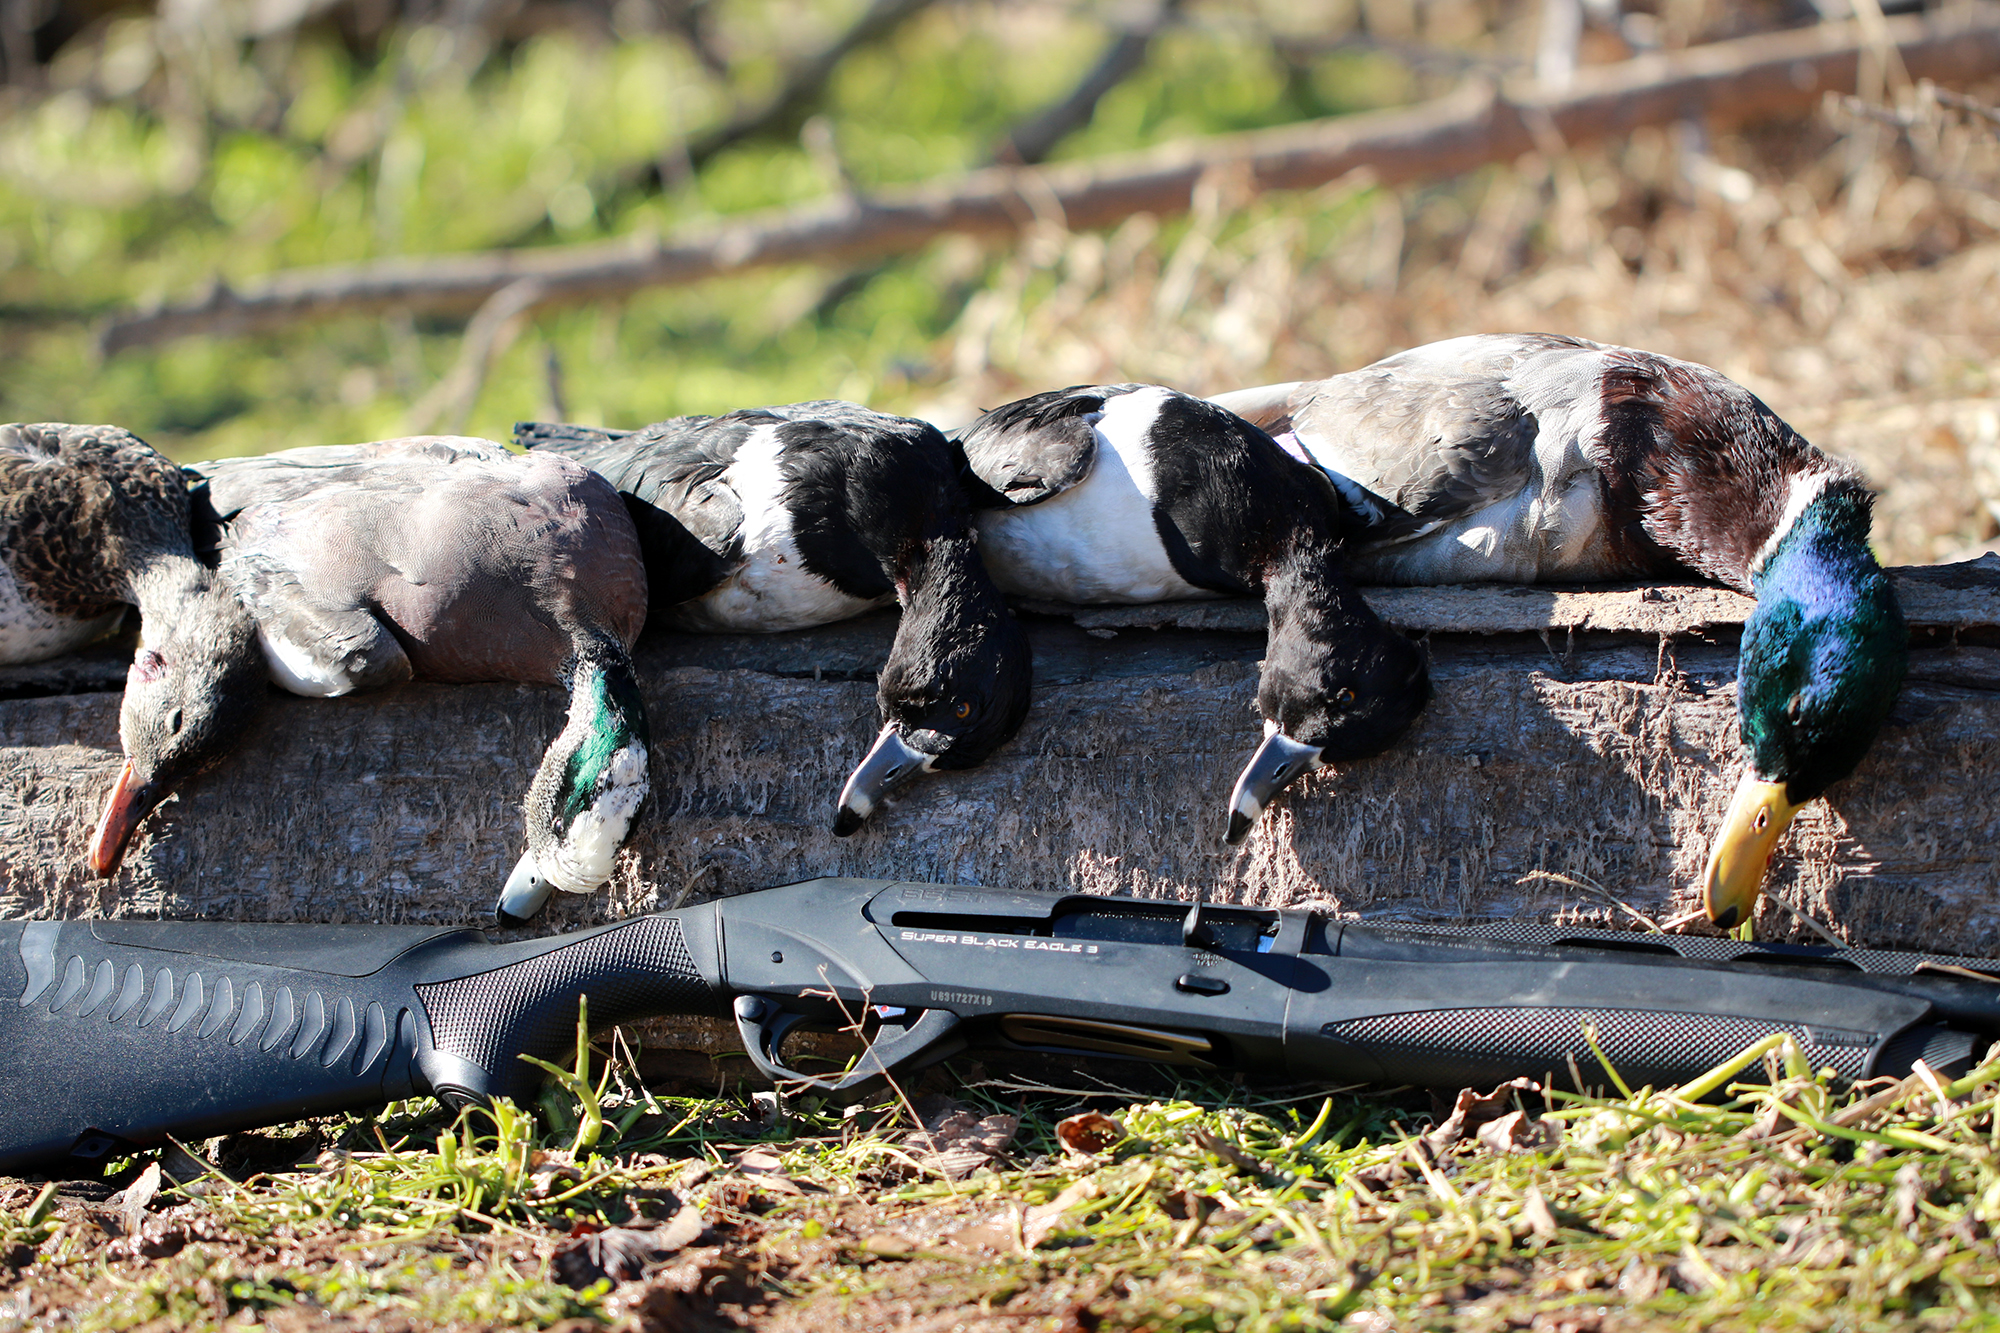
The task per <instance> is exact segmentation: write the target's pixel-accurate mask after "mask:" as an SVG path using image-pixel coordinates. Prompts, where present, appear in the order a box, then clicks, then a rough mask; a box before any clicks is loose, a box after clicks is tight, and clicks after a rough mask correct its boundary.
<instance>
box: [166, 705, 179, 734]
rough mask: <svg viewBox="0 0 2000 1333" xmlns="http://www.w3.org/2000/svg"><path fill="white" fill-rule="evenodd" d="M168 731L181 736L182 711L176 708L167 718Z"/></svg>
mask: <svg viewBox="0 0 2000 1333" xmlns="http://www.w3.org/2000/svg"><path fill="white" fill-rule="evenodd" d="M167 730H168V731H170V732H172V733H173V734H174V735H176V736H178V735H180V734H181V710H180V709H178V708H176V709H175V710H174V711H173V712H172V713H171V714H169V715H168V717H167Z"/></svg>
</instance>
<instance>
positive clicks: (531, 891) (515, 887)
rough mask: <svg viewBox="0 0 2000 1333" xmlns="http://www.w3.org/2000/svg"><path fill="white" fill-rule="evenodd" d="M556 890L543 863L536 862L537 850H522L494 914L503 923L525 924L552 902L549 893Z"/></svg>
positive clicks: (506, 924)
mask: <svg viewBox="0 0 2000 1333" xmlns="http://www.w3.org/2000/svg"><path fill="white" fill-rule="evenodd" d="M555 890H556V886H555V885H554V884H553V883H552V882H551V881H549V880H548V879H545V878H544V877H543V875H542V871H541V867H540V866H538V865H536V864H535V854H534V853H533V852H522V853H521V859H520V860H518V861H516V862H515V863H514V873H513V874H511V875H509V876H507V886H506V887H505V888H503V889H501V890H500V901H499V902H498V903H495V904H494V906H493V918H494V920H496V921H498V922H499V923H500V924H501V925H503V926H524V925H526V924H527V923H528V922H530V921H532V920H533V919H534V918H535V915H536V914H537V913H538V912H540V911H541V910H542V908H543V907H545V906H547V905H548V901H549V895H550V894H552V893H554V892H555Z"/></svg>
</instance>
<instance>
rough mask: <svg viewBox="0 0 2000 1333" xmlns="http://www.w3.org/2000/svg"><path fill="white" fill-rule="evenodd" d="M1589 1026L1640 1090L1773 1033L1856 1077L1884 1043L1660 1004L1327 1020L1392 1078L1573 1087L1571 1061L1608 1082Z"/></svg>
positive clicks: (1684, 1076)
mask: <svg viewBox="0 0 2000 1333" xmlns="http://www.w3.org/2000/svg"><path fill="white" fill-rule="evenodd" d="M1585 1024H1589V1025H1590V1026H1591V1028H1593V1029H1594V1030H1595V1032H1596V1034H1597V1044H1598V1046H1599V1048H1600V1049H1602V1050H1603V1052H1604V1054H1605V1057H1606V1058H1607V1059H1609V1060H1610V1061H1611V1064H1612V1067H1613V1068H1615V1069H1616V1070H1617V1071H1618V1073H1619V1076H1620V1077H1621V1078H1623V1079H1624V1080H1625V1081H1626V1082H1627V1083H1628V1084H1630V1085H1632V1086H1633V1087H1637V1086H1639V1085H1640V1084H1642V1083H1652V1084H1656V1085H1657V1084H1668V1083H1681V1082H1685V1081H1686V1080H1688V1079H1690V1078H1693V1077H1695V1076H1696V1075H1698V1074H1701V1073H1703V1072H1705V1071H1707V1070H1709V1069H1712V1068H1714V1067H1715V1066H1716V1065H1718V1064H1720V1063H1722V1062H1723V1061H1724V1060H1727V1059H1728V1058H1729V1057H1730V1056H1732V1055H1735V1054H1737V1053H1738V1052H1740V1051H1742V1049H1743V1048H1744V1047H1746V1046H1748V1045H1750V1044H1751V1043H1753V1042H1755V1041H1758V1040H1760V1039H1762V1038H1764V1037H1767V1036H1769V1035H1770V1034H1771V1033H1773V1032H1789V1033H1791V1034H1792V1036H1793V1037H1795V1038H1796V1039H1797V1040H1798V1042H1799V1047H1800V1049H1801V1050H1802V1051H1803V1052H1804V1053H1805V1056H1806V1058H1807V1059H1808V1060H1810V1061H1811V1062H1812V1066H1813V1068H1815V1069H1818V1068H1821V1067H1823V1066H1827V1065H1831V1066H1832V1067H1833V1068H1834V1069H1835V1070H1837V1071H1838V1072H1839V1074H1840V1075H1841V1077H1843V1078H1846V1079H1856V1078H1860V1077H1862V1076H1863V1075H1864V1074H1866V1072H1867V1068H1868V1053H1869V1050H1870V1049H1871V1048H1872V1046H1873V1044H1874V1040H1875V1034H1873V1033H1867V1032H1850V1031H1847V1030H1845V1029H1834V1028H1818V1029H1814V1028H1812V1027H1810V1026H1808V1025H1805V1024H1798V1023H1774V1022H1769V1021H1765V1020H1760V1019H1750V1018H1737V1017H1733V1016H1729V1015H1723V1014H1685V1013H1678V1014H1677V1013H1669V1012H1664V1011H1661V1010H1655V1009H1571V1008H1547V1009H1542V1008H1532V1009H1531V1008H1489V1009H1433V1010H1423V1011H1419V1012H1413V1013H1403V1014H1382V1015H1377V1016H1375V1017H1371V1018H1362V1019H1354V1020H1351V1021H1349V1022H1344V1023H1328V1024H1327V1025H1326V1026H1325V1027H1323V1028H1321V1029H1320V1031H1321V1033H1322V1034H1323V1035H1325V1036H1327V1037H1331V1038H1334V1039H1336V1040H1338V1041H1341V1042H1344V1043H1346V1044H1348V1045H1350V1046H1356V1047H1360V1048H1361V1049H1362V1050H1364V1051H1366V1052H1367V1053H1368V1054H1369V1055H1371V1056H1373V1057H1374V1058H1375V1060H1376V1061H1377V1062H1378V1063H1379V1064H1380V1065H1381V1067H1382V1075H1383V1077H1384V1078H1385V1079H1386V1080H1388V1081H1389V1082H1393V1083H1414V1084H1418V1085H1420V1086H1426V1087H1440V1086H1445V1085H1451V1086H1457V1085H1458V1084H1460V1083H1463V1082H1466V1081H1468V1080H1470V1079H1472V1078H1473V1071H1474V1070H1479V1071H1481V1072H1480V1074H1479V1077H1482V1078H1493V1079H1506V1078H1512V1077H1515V1076H1517V1075H1526V1076H1527V1077H1529V1078H1540V1077H1542V1076H1543V1075H1545V1074H1552V1075H1554V1076H1555V1078H1556V1080H1557V1081H1558V1082H1561V1083H1565V1084H1567V1083H1569V1082H1570V1081H1571V1080H1570V1077H1569V1066H1570V1063H1571V1061H1572V1060H1573V1061H1574V1062H1575V1064H1576V1068H1577V1071H1578V1072H1579V1073H1580V1074H1581V1075H1582V1077H1583V1081H1584V1082H1585V1083H1587V1084H1602V1083H1608V1082H1609V1080H1608V1079H1607V1078H1605V1077H1604V1073H1603V1067H1602V1066H1601V1065H1599V1064H1598V1062H1597V1057H1596V1056H1595V1055H1594V1054H1593V1053H1592V1052H1591V1049H1590V1043H1589V1042H1587V1041H1586V1040H1585V1039H1584V1026H1585Z"/></svg>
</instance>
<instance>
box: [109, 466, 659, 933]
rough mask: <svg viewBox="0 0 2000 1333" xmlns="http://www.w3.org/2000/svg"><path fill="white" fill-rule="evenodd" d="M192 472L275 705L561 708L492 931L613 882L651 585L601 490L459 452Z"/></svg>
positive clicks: (633, 769) (639, 778) (568, 477)
mask: <svg viewBox="0 0 2000 1333" xmlns="http://www.w3.org/2000/svg"><path fill="white" fill-rule="evenodd" d="M190 470H191V471H192V472H193V474H194V475H195V476H196V477H197V478H199V483H198V484H197V485H196V486H195V488H194V490H193V493H192V499H191V505H192V520H193V531H194V534H195V547H196V550H197V552H198V553H199V554H200V555H202V556H203V557H204V558H205V559H207V560H208V561H210V562H212V563H213V564H214V566H215V568H216V570H217V574H218V577H219V579H220V581H221V582H222V583H223V584H225V585H226V586H227V587H228V588H229V589H230V591H231V592H232V593H234V595H235V596H236V598H237V599H238V600H239V601H240V602H241V604H242V605H243V606H244V607H245V608H246V610H247V611H248V613H249V616H250V618H251V621H252V623H253V635H252V638H251V643H252V645H254V646H253V647H252V648H251V651H250V656H251V657H252V659H253V660H256V661H257V662H258V665H259V666H260V668H261V669H263V670H264V671H266V672H268V674H269V676H270V678H271V679H272V680H273V681H275V682H276V683H277V684H278V685H279V686H280V687H281V688H283V689H285V690H287V691H289V692H291V693H293V694H296V695H302V696H305V697H309V698H336V697H339V696H341V695H346V694H350V693H353V692H356V691H360V690H373V689H382V688H386V687H389V686H393V685H396V684H400V683H401V682H403V681H408V680H428V681H441V682H472V681H520V682H524V683H529V684H544V685H562V686H564V687H565V688H566V689H567V690H568V692H569V711H568V716H567V719H566V720H565V723H564V726H563V728H562V731H561V732H560V733H559V734H558V735H557V736H556V738H555V739H554V741H552V742H551V743H550V745H549V746H548V748H547V750H546V751H545V752H544V753H543V755H542V759H541V763H540V765H539V766H538V767H537V769H536V771H535V776H534V779H533V781H532V783H531V784H530V785H529V788H528V793H527V798H526V801H525V804H524V815H525V824H526V843H527V847H526V850H525V851H524V852H523V853H522V854H521V857H520V859H519V860H518V862H517V863H516V864H515V866H514V868H513V870H512V871H511V873H510V874H509V875H508V878H507V881H506V883H505V885H504V887H503V888H502V890H501V892H500V896H499V900H498V902H497V904H496V906H495V908H494V915H495V917H496V919H497V920H498V922H499V924H501V925H504V926H518V925H521V924H524V923H525V922H526V921H528V920H529V919H530V918H532V917H533V916H534V915H535V914H536V913H538V912H539V911H540V910H541V909H542V907H543V906H544V905H545V904H546V902H547V901H548V899H549V897H550V896H551V894H552V893H553V892H554V891H556V890H561V891H563V892H567V893H576V894H585V893H590V892H592V891H594V890H596V889H597V888H599V887H601V886H602V885H603V884H604V883H605V882H606V881H607V880H609V879H610V877H611V872H612V868H613V864H614V862H615V860H616V857H617V854H618V851H619V849H620V848H621V847H622V846H623V845H624V842H625V840H626V837H627V835H628V833H629V832H630V831H631V828H632V824H633V821H634V819H635V817H636V815H637V813H638V810H639V807H640V805H641V804H642V803H643V802H644V800H645V798H646V795H647V792H648V790H649V777H648V748H649V745H650V743H651V736H650V731H649V728H648V724H647V718H646V708H645V703H644V700H643V699H642V697H641V694H640V690H639V684H638V680H637V677H636V675H635V674H634V671H633V667H632V658H631V648H632V645H633V644H634V643H635V642H636V641H637V639H638V637H639V632H640V630H641V629H642V628H643V626H644V625H645V620H646V597H647V586H646V569H645V564H644V561H643V560H642V559H641V558H640V553H639V539H638V534H637V533H636V532H635V531H634V530H633V527H632V520H631V517H630V515H628V514H627V513H626V510H625V505H624V502H623V501H622V500H621V499H620V498H619V496H618V493H617V492H616V491H615V490H613V489H612V488H611V486H610V485H609V484H608V483H607V482H605V481H604V479H603V478H601V477H599V476H597V475H596V474H595V473H592V472H591V471H590V470H589V469H588V468H585V467H583V466H582V465H580V464H577V463H575V462H572V461H570V460H568V459H565V458H560V457H555V456H551V455H528V456H524V455H521V454H517V453H515V452H513V451H511V450H509V449H508V448H507V447H506V446H505V445H503V444H500V443H499V442H497V441H493V440H484V439H477V438H473V437H469V436H410V437H405V438H401V439H393V440H383V441H378V442H375V443H370V444H353V445H319V446H309V447H305V448H297V449H288V450H283V451H280V452H277V453H272V454H265V455H261V456H257V457H249V458H227V459H220V460H217V461H214V462H207V463H197V464H193V465H192V466H191V469H190ZM144 813H145V811H144V810H143V809H140V810H138V811H137V814H136V815H131V814H128V815H127V816H126V819H127V822H128V823H130V824H136V822H137V818H138V817H140V816H143V815H144ZM114 834H119V836H123V835H124V834H129V828H128V829H125V830H123V833H119V831H117V830H114Z"/></svg>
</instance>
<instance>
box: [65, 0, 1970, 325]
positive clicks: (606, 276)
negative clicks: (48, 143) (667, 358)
mask: <svg viewBox="0 0 2000 1333" xmlns="http://www.w3.org/2000/svg"><path fill="white" fill-rule="evenodd" d="M1886 31H1887V35H1888V40H1889V41H1890V42H1891V43H1893V45H1894V47H1895V50H1896V53H1897V55H1898V56H1899V57H1900V59H1901V60H1902V63H1903V65H1904V67H1905V69H1907V70H1908V72H1909V74H1910V76H1911V77H1912V78H1927V79H1932V80H1935V81H1937V82H1939V83H1943V84H1948V85H1949V84H1963V83H1966V82H1968V81H1972V80H1977V79H1981V78H1986V77H1990V76H1992V75H1993V74H1994V73H1996V72H2000V9H1996V8H1995V7H1994V6H1992V5H1990V4H1982V5H1972V6H1966V7H1965V8H1963V9H1956V8H1954V9H1951V10H1948V11H1945V12H1942V13H1939V14H1937V15H1932V16H1928V17H1921V18H1919V17H1910V18H1899V19H1895V20H1891V21H1890V22H1889V23H1888V24H1887V27H1886ZM1872 50H1873V44H1872V43H1871V42H1870V40H1869V39H1868V37H1867V36H1866V35H1865V34H1864V33H1863V31H1862V30H1861V28H1860V27H1859V26H1857V25H1854V24H1840V23H1836V24H1820V25H1816V26H1814V27H1810V28H1804V29H1799V30H1795V31H1790V32H1781V33H1770V34H1764V35H1760V36H1756V37H1746V38H1742V39H1740V40H1737V41H1731V42H1717V43H1714V44H1712V45H1709V46H1702V47H1696V48H1694V49H1692V50H1687V51H1674V52H1662V53H1655V54H1651V55H1645V56H1641V57H1639V58H1637V59H1635V60H1629V61H1622V62H1620V63H1618V64H1615V65H1605V66H1600V67H1597V68H1594V69H1590V70H1586V71H1583V72H1581V73H1579V74H1578V75H1577V77H1576V79H1575V80H1574V82H1572V83H1571V84H1570V85H1569V86H1568V87H1567V88H1565V89H1563V90H1562V91H1561V92H1559V93H1545V92H1540V91H1529V92H1525V93H1520V94H1511V93H1510V94H1507V95H1502V94H1499V93H1496V92H1495V91H1494V90H1492V89H1490V88H1485V87H1471V86H1468V87H1467V88H1466V89H1464V90H1463V91H1461V92H1460V93H1457V94H1454V95H1452V96H1450V97H1446V98H1442V99H1440V100H1438V101H1434V102H1429V103H1425V104H1423V105H1421V106H1416V107H1409V108H1403V109H1398V110H1393V111H1383V112H1375V113H1368V114H1362V115H1353V116H1340V117H1333V118H1328V119H1324V120H1316V121H1307V122H1304V123H1301V124H1297V125H1287V126H1283V127H1281V128H1278V129H1271V130H1260V131H1255V132H1251V133H1246V134H1236V135H1223V136H1217V137H1215V138H1210V139H1202V140H1195V141H1191V142H1184V143H1175V144H1168V145H1165V146H1163V147H1160V148H1158V149H1152V150H1148V151H1144V152H1138V153H1126V154H1119V155H1115V156H1108V157H1101V158H1094V159H1090V160H1087V161H1081V162H1070V163H1062V164H1058V165H1055V166H1049V167H1041V168H1034V169H1027V168H1006V167H993V168H988V169H985V170H982V171H974V172H970V173H967V174H966V175H964V176H961V177H957V178H955V179H950V180H943V181H934V182H930V183H927V184H923V185H916V186H908V187H902V188H897V189H889V190H882V191H880V192H876V193H872V194H870V195H868V196H866V197H851V196H843V197H840V198H836V199H830V200H825V201H821V202H818V203H814V204H808V205H804V206H802V207H798V208H792V209H778V210H772V211H768V212H762V213H754V214H748V215H745V216H742V217H738V218H734V219H731V220H729V221H728V222H726V223H722V224H718V225H714V226H709V227H703V228H697V229H691V230H688V231H686V232H683V233H679V234H677V235H675V236H673V237H671V238H661V237H654V236H643V235H642V236H630V237H622V238H619V239H616V240H611V241H597V242H590V243H587V244H582V245H572V246H548V247H542V248H536V249H519V250H496V251H488V252H480V253H468V254H455V255H410V256H400V257H396V258H392V259H384V260H377V261H374V262H370V263H362V264H340V265H331V266H327V267H323V268H307V269H291V270H287V271H284V272H279V273H274V274H271V275H270V276H268V277H264V278H259V279H257V280H255V281H252V282H245V283H242V284H240V285H239V286H235V287H232V286H230V285H229V284H227V283H225V282H222V281H219V280H218V281H217V282H216V283H215V284H214V285H213V286H212V287H211V288H210V289H209V290H208V291H207V292H206V293H204V294H202V295H200V296H197V297H195V298H193V299H190V300H182V301H178V302H170V303H167V304H164V305H161V306H159V307H157V308H155V309H152V310H149V311H142V312H139V313H136V314H132V315H127V316H123V317H119V318H116V319H113V320H111V321H110V322H109V323H107V324H106V325H105V326H104V327H103V329H102V330H101V333H100V346H101V347H102V349H103V350H104V351H105V352H106V353H107V354H108V353H113V352H118V351H121V350H123V349H125V348H130V347H140V346H145V345H148V344H152V343H159V342H166V341H169V340H171V339H175V338H184V337H188V336H191V335H196V334H234V333H246V332H253V331H257V330H264V329H273V328H278V327H282V326H284V325H287V324H291V323H294V322H297V321H300V320H306V319H316V318H323V317H326V316H329V315H333V314H339V313H357V312H364V311H370V310H389V309H395V310H408V311H413V312H428V313H436V314H455V313H469V312H471V311H473V310H475V309H477V308H478V307H479V306H481V305H482V304H484V303H485V302H486V301H488V300H490V299H491V298H492V297H493V296H494V295H495V294H497V293H498V292H500V291H501V290H502V289H504V288H507V287H510V286H512V285H514V284H516V283H519V282H522V281H523V280H533V281H534V282H536V283H537V284H539V286H538V287H537V289H536V291H537V295H536V303H537V304H562V303H573V302H580V301H592V300H599V299H605V298H613V297H623V296H627V295H630V294H631V293H632V292H633V291H634V290H636V289H639V288H642V287H647V286H659V285H665V284H673V283H688V282H695V281H698V280H700V279H703V278H707V277H712V276H714V275H716V274H719V273H725V272H733V271H738V270H742V269H746V268H752V267H760V266H768V265H774V264H795V263H824V262H833V261H852V260H858V259H869V258H877V257H880V256H883V255H891V254H901V253H905V252H908V251H911V250H914V249H916V248H918V247H919V246H922V245H925V244H927V243H929V242H930V241H932V240H934V239H936V238H937V237H939V236H943V235H947V234H952V233H958V234H967V235H975V236H994V235H1009V234H1014V233H1018V232H1021V231H1023V230H1025V229H1027V228H1029V227H1031V226H1035V225H1038V224H1041V223H1047V222H1056V223H1060V224H1061V225H1063V226H1067V227H1070V228H1077V229H1081V228H1088V227H1104V226H1111V225H1114V224H1116V223H1117V222H1119V221H1121V220H1123V219H1124V218H1127V217H1130V216H1132V215H1133V214H1135V213H1158V214H1169V213H1178V212H1182V211H1184V210H1185V209H1187V208H1188V206H1189V203H1190V201H1191V199H1192V198H1193V195H1194V192H1195V188H1196V186H1197V185H1198V184H1199V183H1200V182H1201V180H1202V179H1203V177H1205V176H1208V175H1209V174H1210V173H1214V172H1221V173H1232V174H1234V175H1236V176H1238V177H1240V179H1241V180H1242V181H1243V182H1244V184H1245V185H1246V186H1247V187H1249V188H1251V189H1256V190H1297V189H1311V188H1314V187H1316V186H1320V185H1324V184H1326V183H1328V182H1330V181H1335V180H1338V179H1340V178H1341V177H1343V176H1345V175H1347V174H1348V173H1349V172H1352V171H1357V170H1366V171H1368V172H1369V173H1370V174H1371V175H1372V177H1373V179H1375V180H1378V181H1381V182H1383V183H1385V184H1397V183H1400V182H1404V181H1411V180H1422V179H1432V178H1436V177H1441V176H1450V175H1455V174H1457V173H1459V172H1462V171H1466V170H1469V169H1471V168H1473V167H1478V166H1483V165H1485V164H1487V163H1491V162H1505V161H1510V160H1512V159H1514V158H1516V157H1518V156H1520V155H1521V154H1523V153H1526V152H1529V151H1530V150H1533V149H1536V148H1543V149H1546V148H1549V147H1550V146H1552V145H1569V146H1572V147H1573V146H1576V145H1580V144H1587V143H1598V142H1602V141H1604V140H1606V139H1610V138H1616V137H1618V136H1622V135H1626V134H1629V133H1630V132H1631V131H1632V130H1633V129H1634V128H1635V127H1637V126H1640V125H1659V124H1669V123H1672V122H1675V121H1678V120H1681V119H1684V118H1687V117H1697V118H1701V119H1704V120H1706V121H1707V122H1708V123H1710V124H1712V125H1714V126H1717V127H1721V126H1726V125H1731V124H1739V123H1743V122H1746V121H1753V120H1758V119H1768V118H1771V117H1776V116H1786V115H1800V114H1804V113H1806V112H1809V111H1810V110H1811V109H1812V108H1813V107H1815V106H1817V105H1818V103H1819V100H1820V98H1821V97H1822V96H1824V95H1825V94H1826V93H1828V92H1852V91H1854V90H1855V88H1856V86H1857V79H1858V77H1859V71H1860V69H1861V67H1862V63H1863V61H1864V60H1865V59H1868V58H1869V55H1870V52H1871V51H1872Z"/></svg>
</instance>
